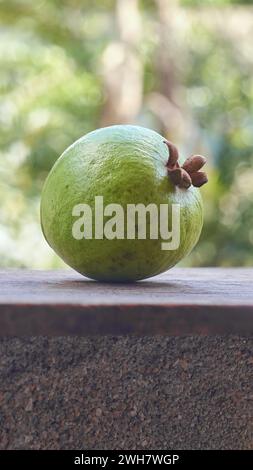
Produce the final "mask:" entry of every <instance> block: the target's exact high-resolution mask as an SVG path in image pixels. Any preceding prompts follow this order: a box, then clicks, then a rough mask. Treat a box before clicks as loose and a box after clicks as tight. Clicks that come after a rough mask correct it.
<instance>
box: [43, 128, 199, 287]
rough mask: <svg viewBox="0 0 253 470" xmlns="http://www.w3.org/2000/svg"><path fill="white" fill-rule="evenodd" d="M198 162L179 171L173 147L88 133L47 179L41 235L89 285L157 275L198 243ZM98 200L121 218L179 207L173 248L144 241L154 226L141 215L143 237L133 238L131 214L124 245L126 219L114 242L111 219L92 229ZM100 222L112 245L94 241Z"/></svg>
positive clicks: (141, 133) (122, 132) (153, 137)
mask: <svg viewBox="0 0 253 470" xmlns="http://www.w3.org/2000/svg"><path fill="white" fill-rule="evenodd" d="M204 162H205V159H204V157H202V156H194V157H190V158H189V159H187V160H186V162H185V163H184V165H183V166H180V164H179V160H178V152H177V149H176V147H175V146H174V145H173V144H172V143H170V142H168V141H165V140H164V138H163V137H162V136H161V135H159V134H158V133H157V132H155V131H153V130H150V129H146V128H143V127H139V126H132V125H116V126H111V127H105V128H102V129H98V130H95V131H93V132H90V133H89V134H87V135H85V136H84V137H82V138H80V139H79V140H77V141H76V142H75V143H74V144H72V145H71V146H70V147H69V148H67V150H65V152H64V153H63V154H62V155H61V157H60V158H59V159H58V160H57V161H56V163H55V165H54V166H53V168H52V170H51V172H50V173H49V175H48V177H47V179H46V182H45V185H44V188H43V191H42V198H41V225H42V230H43V233H44V236H45V238H46V240H47V242H48V244H49V245H50V246H51V247H52V248H53V249H54V250H55V252H56V253H57V254H58V255H59V256H60V257H61V258H62V259H63V260H64V261H65V262H66V263H67V264H68V265H69V266H71V267H72V268H74V269H75V270H76V271H78V272H79V273H81V274H83V275H85V276H87V277H89V278H92V279H96V280H100V281H113V282H123V281H125V282H130V281H136V280H140V279H144V278H148V277H151V276H154V275H156V274H159V273H162V272H164V271H166V270H168V269H169V268H171V267H172V266H174V265H175V264H176V263H178V262H179V261H180V260H181V259H182V258H184V257H185V256H186V255H187V254H188V253H189V252H190V251H191V250H192V248H193V247H194V245H195V244H196V242H197V241H198V238H199V235H200V232H201V229H202V224H203V210H202V199H201V195H200V192H199V190H198V188H197V187H196V186H201V185H202V184H204V183H205V182H206V181H207V178H206V175H205V173H203V172H201V171H199V170H200V168H201V167H202V166H203V164H204ZM98 198H100V199H99V200H100V201H101V200H103V207H107V206H108V205H110V204H117V205H118V206H119V208H122V209H120V211H121V212H120V214H121V215H122V211H123V213H124V214H125V213H126V211H127V210H128V207H129V205H131V206H132V207H133V205H138V204H142V207H143V205H144V206H145V207H147V206H148V205H149V204H153V205H155V206H156V207H158V208H159V207H165V208H166V207H167V211H168V213H169V214H170V213H172V212H171V211H172V207H173V205H176V206H177V207H178V206H180V215H179V217H180V243H179V246H177V247H176V249H170V250H167V249H166V250H164V249H162V248H161V246H162V243H163V242H164V238H163V237H162V236H161V234H160V232H159V233H158V236H157V237H156V238H151V235H150V233H151V229H152V223H153V222H152V218H151V215H150V214H148V213H147V218H146V229H147V230H146V232H147V236H146V238H144V237H142V239H141V238H138V237H139V229H140V227H139V225H138V224H139V222H138V220H137V221H136V216H137V217H138V214H135V215H134V238H133V233H132V235H131V238H130V239H129V238H128V237H127V235H128V232H127V231H126V230H127V229H126V224H127V220H126V218H125V217H124V220H123V228H122V227H121V228H120V230H119V232H120V236H117V237H116V236H115V237H114V235H113V228H115V227H116V228H117V229H118V228H119V227H118V225H117V224H116V225H114V224H113V216H114V215H115V214H114V213H111V214H109V216H108V212H107V213H105V214H102V216H101V213H100V219H99V222H98V221H97V220H96V217H95V215H96V214H95V209H96V207H95V206H96V201H97V200H98ZM101 198H102V199H101ZM84 205H86V206H85V207H86V208H87V207H88V208H90V210H91V212H92V219H89V220H88V219H87V224H88V222H89V223H90V224H91V226H90V227H88V228H87V226H86V227H85V221H84V218H82V216H84V213H82V211H81V209H82V208H83V207H84ZM118 206H117V207H118ZM108 207H111V206H108ZM80 208H81V209H80ZM79 209H80V210H79ZM109 212H110V211H109ZM81 214H82V216H81ZM78 215H79V217H78ZM89 215H90V213H89ZM93 215H94V217H93ZM116 215H119V214H118V213H117V214H116ZM101 217H102V218H101ZM82 221H84V222H82ZM101 221H102V222H101ZM75 222H76V223H77V224H79V225H78V226H79V228H80V230H79V232H78V233H79V235H78V236H77V237H76V236H73V233H74V232H73V227H74V224H75ZM107 222H108V223H109V224H110V226H109V233H110V234H111V239H108V238H106V237H105V236H103V234H102V236H101V230H102V232H103V227H101V223H103V224H104V228H105V226H106V224H107ZM98 223H99V224H100V232H99V233H100V235H99V237H97V235H98V233H97V228H98V226H97V224H98ZM132 228H133V220H132ZM144 228H145V227H144ZM107 229H108V226H107ZM142 229H143V227H142ZM107 231H108V230H107ZM144 231H145V230H144ZM104 233H105V232H104ZM95 235H96V236H95ZM113 237H114V238H113Z"/></svg>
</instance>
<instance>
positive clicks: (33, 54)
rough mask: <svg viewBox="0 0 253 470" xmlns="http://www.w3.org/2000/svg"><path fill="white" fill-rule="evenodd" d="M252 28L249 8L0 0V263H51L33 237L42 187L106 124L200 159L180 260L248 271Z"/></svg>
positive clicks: (156, 0) (252, 245)
mask: <svg viewBox="0 0 253 470" xmlns="http://www.w3.org/2000/svg"><path fill="white" fill-rule="evenodd" d="M252 21H253V8H252V7H251V2H250V1H248V2H247V1H244V2H243V1H235V0H231V1H229V0H213V1H212V0H209V1H206V2H200V1H198V0H195V1H194V0H182V1H181V2H179V1H176V0H174V1H172V0H148V1H141V0H139V1H138V0H117V1H116V0H115V1H113V0H104V1H98V0H97V1H92V2H91V1H88V0H85V1H84V0H61V1H60V0H38V1H33V0H12V1H9V0H1V1H0V154H1V155H0V197H1V206H0V208H1V210H0V255H1V266H19V267H35V268H38V267H39V268H53V267H60V266H62V265H63V263H62V262H61V261H60V260H59V259H58V257H57V256H56V255H55V254H54V253H53V252H52V251H51V249H50V248H49V247H48V246H47V244H46V242H45V241H44V239H43V236H42V234H41V229H40V223H39V203H40V193H41V189H42V186H43V182H44V180H45V178H46V176H47V174H48V172H49V170H50V168H51V167H52V165H53V164H54V162H55V161H56V159H57V158H58V157H59V155H60V154H61V153H62V152H63V150H65V148H66V147H67V146H68V145H70V144H71V143H72V142H73V141H74V140H76V139H77V138H79V137H80V136H82V135H83V134H85V133H87V132H89V131H91V130H93V129H95V128H97V127H101V126H104V125H110V124H114V123H116V122H117V123H126V122H128V123H135V124H140V125H143V126H146V127H152V128H154V129H156V130H157V131H158V132H160V133H162V134H163V135H164V136H165V137H167V138H169V139H171V140H172V141H174V142H176V143H178V145H179V148H180V151H181V154H182V156H184V157H187V156H189V155H190V154H191V153H193V152H195V153H202V154H204V155H207V157H208V168H207V172H208V174H209V183H208V185H206V186H205V187H203V189H201V191H202V194H203V198H204V205H205V224H204V229H203V233H202V236H201V240H200V242H199V244H198V246H197V247H196V248H195V250H194V251H193V253H192V254H191V255H190V256H189V257H188V258H187V259H186V260H185V261H184V264H187V265H192V266H208V265H217V266H237V265H238V266H239V265H243V266H247V265H252V263H253V81H252V71H253V55H252V46H251V44H252V41H253V28H252Z"/></svg>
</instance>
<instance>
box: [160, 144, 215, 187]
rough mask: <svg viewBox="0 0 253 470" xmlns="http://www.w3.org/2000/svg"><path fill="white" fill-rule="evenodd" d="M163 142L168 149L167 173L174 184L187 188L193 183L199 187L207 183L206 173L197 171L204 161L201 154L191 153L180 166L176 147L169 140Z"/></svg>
mask: <svg viewBox="0 0 253 470" xmlns="http://www.w3.org/2000/svg"><path fill="white" fill-rule="evenodd" d="M163 142H164V143H165V144H166V145H167V147H168V150H169V159H168V161H167V163H166V167H167V170H168V175H169V177H170V179H171V181H172V183H173V184H174V185H175V186H178V187H179V188H185V189H187V188H189V187H190V186H191V185H192V184H193V186H196V187H197V188H199V187H200V186H202V185H203V184H205V183H207V181H208V179H207V175H206V173H204V171H199V170H200V169H201V168H202V166H204V164H205V163H206V158H205V157H202V155H192V156H191V157H189V158H187V159H186V160H185V162H184V164H183V165H182V166H180V165H179V163H178V150H177V147H176V146H175V145H174V144H172V142H170V141H169V140H164V141H163Z"/></svg>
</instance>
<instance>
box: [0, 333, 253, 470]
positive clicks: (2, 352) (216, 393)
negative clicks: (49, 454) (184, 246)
mask: <svg viewBox="0 0 253 470" xmlns="http://www.w3.org/2000/svg"><path fill="white" fill-rule="evenodd" d="M252 382H253V338H239V337H236V336H231V337H226V336H223V337H217V336H205V337H203V336H202V337H201V336H195V337H187V338H183V337H180V338H173V337H165V336H162V337H160V336H155V337H142V338H140V337H138V338H137V337H126V336H124V337H119V336H118V337H110V336H106V337H92V338H87V337H82V338H81V337H79V338H77V337H71V338H70V337H68V338H67V337H64V338H42V337H37V338H8V339H7V338H6V339H3V338H1V339H0V449H82V450H85V449H119V450H120V449H121V450H122V449H132V450H133V449H147V450H150V449H163V450H165V449H166V450H169V449H252V448H253V421H252V417H253V392H252ZM241 468H243V467H242V466H241Z"/></svg>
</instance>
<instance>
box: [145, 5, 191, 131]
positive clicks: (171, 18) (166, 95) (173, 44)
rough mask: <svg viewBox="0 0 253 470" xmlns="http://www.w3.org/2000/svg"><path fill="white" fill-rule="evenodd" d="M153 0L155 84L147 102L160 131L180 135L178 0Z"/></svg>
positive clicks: (181, 129) (182, 122) (181, 117)
mask: <svg viewBox="0 0 253 470" xmlns="http://www.w3.org/2000/svg"><path fill="white" fill-rule="evenodd" d="M155 3H156V6H157V17H158V25H157V29H158V31H157V32H158V36H159V44H158V47H157V49H156V51H155V57H154V63H155V70H156V76H157V81H158V85H157V91H155V92H153V93H151V94H150V95H148V97H147V106H148V108H149V109H150V110H151V111H152V112H153V113H154V115H155V116H156V117H157V118H158V120H159V121H160V125H161V128H160V130H161V132H162V133H163V134H165V135H166V134H167V135H172V136H175V135H176V137H179V138H180V135H181V134H182V133H183V128H184V116H183V114H182V111H181V103H180V101H181V99H180V89H181V87H180V82H179V75H180V73H179V70H178V67H177V61H178V55H179V52H180V51H179V48H178V45H177V37H178V27H177V18H178V16H179V15H180V7H179V4H178V3H179V2H178V0H155ZM179 59H180V56H179Z"/></svg>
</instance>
